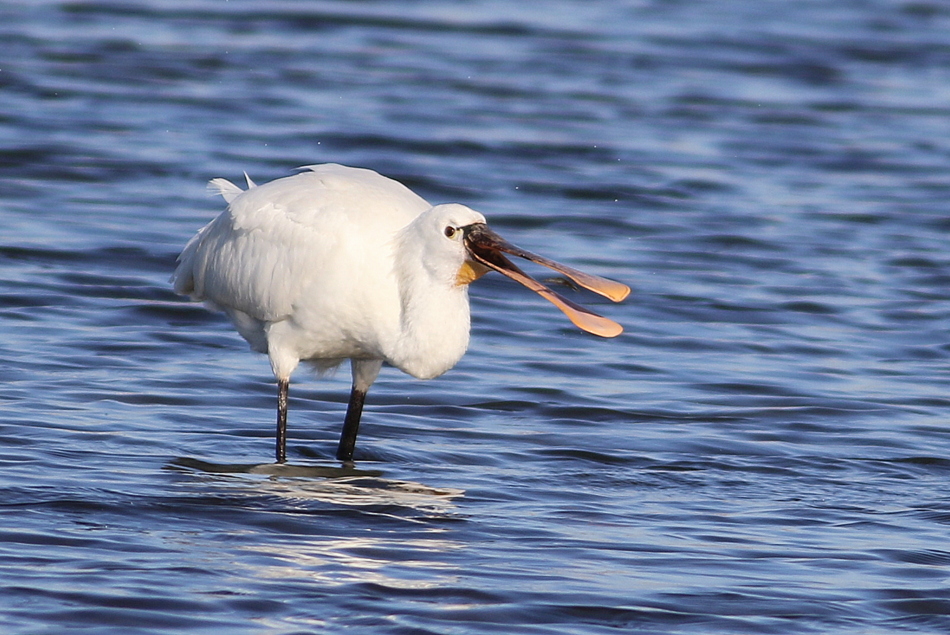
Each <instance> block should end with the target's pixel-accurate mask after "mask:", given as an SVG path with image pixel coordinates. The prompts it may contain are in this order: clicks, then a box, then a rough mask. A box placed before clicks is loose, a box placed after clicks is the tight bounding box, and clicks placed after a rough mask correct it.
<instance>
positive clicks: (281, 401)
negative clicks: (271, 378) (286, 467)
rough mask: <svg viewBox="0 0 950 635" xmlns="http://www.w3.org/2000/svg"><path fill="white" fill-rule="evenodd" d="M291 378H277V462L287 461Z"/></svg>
mask: <svg viewBox="0 0 950 635" xmlns="http://www.w3.org/2000/svg"><path fill="white" fill-rule="evenodd" d="M289 392H290V380H289V379H278V380H277V462H278V463H286V462H287V394H288V393H289Z"/></svg>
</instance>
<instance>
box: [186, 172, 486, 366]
mask: <svg viewBox="0 0 950 635" xmlns="http://www.w3.org/2000/svg"><path fill="white" fill-rule="evenodd" d="M248 182H249V185H250V186H251V187H249V189H248V190H246V191H242V190H241V189H240V188H238V187H237V186H236V185H233V184H231V183H229V182H227V181H225V180H223V179H216V180H215V181H213V182H212V186H213V187H215V188H217V190H218V191H219V192H220V193H221V194H222V196H224V198H225V200H226V201H227V202H228V203H229V205H228V209H227V210H226V211H225V212H223V213H222V214H221V215H220V216H218V217H217V218H215V219H214V220H213V221H211V222H210V223H209V224H208V225H207V226H205V227H204V228H203V229H202V230H201V231H200V232H199V233H198V234H197V235H196V236H195V237H194V238H193V239H192V240H191V241H190V242H189V243H188V244H187V246H186V247H185V249H184V251H183V252H182V254H181V256H180V258H179V265H178V268H177V270H176V271H175V276H174V282H175V290H176V291H178V292H179V293H184V294H188V295H190V296H191V297H193V298H195V299H199V300H204V301H206V302H209V303H210V304H212V305H214V306H216V307H218V308H220V309H222V310H224V311H225V312H226V313H227V314H228V316H229V317H230V318H231V320H232V322H233V323H234V325H235V327H236V328H237V330H238V332H239V333H241V335H242V336H243V337H244V338H245V339H246V340H247V341H248V342H249V343H250V345H251V347H252V348H254V349H255V350H257V351H259V352H262V353H266V354H267V355H268V356H269V358H270V361H271V365H272V367H273V370H274V373H275V375H276V376H277V377H278V379H283V380H286V379H287V378H289V376H290V374H291V373H292V372H293V370H294V368H296V366H297V365H298V363H299V362H300V361H301V360H309V361H313V362H314V363H316V364H317V365H318V366H319V367H323V368H326V367H331V366H334V365H336V364H338V363H339V362H340V361H342V360H344V359H346V358H351V359H355V360H376V363H375V367H376V368H375V371H373V373H371V374H372V378H375V372H378V361H379V360H383V361H386V362H389V363H390V364H392V365H394V366H396V367H398V368H400V369H401V370H403V371H405V372H407V373H409V374H411V375H414V376H416V377H420V378H430V377H435V376H437V375H440V374H442V373H443V372H445V371H446V370H448V369H449V368H451V367H452V366H454V365H455V363H456V362H457V361H458V360H459V359H460V358H461V356H462V355H463V354H464V352H465V350H466V348H467V346H468V339H469V308H468V293H467V287H466V286H465V285H460V284H458V282H457V276H458V272H459V270H460V268H461V267H462V265H463V263H464V261H465V250H464V247H463V245H462V242H461V235H460V234H461V233H459V235H458V236H457V237H456V238H454V239H453V238H450V237H448V236H446V235H445V231H444V230H445V227H446V226H448V225H452V226H454V227H462V226H465V225H468V224H471V223H476V222H484V217H482V215H481V214H479V213H477V212H475V211H473V210H471V209H469V208H467V207H464V206H462V205H440V206H436V207H432V206H431V205H430V204H429V203H427V202H426V201H425V200H423V199H422V198H421V197H419V196H417V195H416V194H414V193H413V192H411V191H410V190H409V189H408V188H406V187H405V186H403V185H402V184H400V183H398V182H396V181H393V180H391V179H388V178H385V177H383V176H381V175H379V174H377V173H376V172H373V171H371V170H364V169H358V168H348V167H343V166H340V165H335V164H327V165H319V166H311V167H309V168H306V169H305V171H303V172H301V173H299V174H296V175H294V176H289V177H286V178H282V179H277V180H275V181H271V182H269V183H266V184H264V185H260V186H253V184H252V183H251V182H250V180H249V181H248ZM372 366H373V364H370V370H372ZM354 370H356V366H354ZM371 381H372V379H370V382H371Z"/></svg>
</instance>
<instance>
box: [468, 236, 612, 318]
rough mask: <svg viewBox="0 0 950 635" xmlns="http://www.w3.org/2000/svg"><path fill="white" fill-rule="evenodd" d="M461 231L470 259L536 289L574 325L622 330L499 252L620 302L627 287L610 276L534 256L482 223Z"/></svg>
mask: <svg viewBox="0 0 950 635" xmlns="http://www.w3.org/2000/svg"><path fill="white" fill-rule="evenodd" d="M462 229H463V231H464V232H465V234H464V236H465V246H466V248H467V249H468V253H469V255H470V256H471V258H472V260H473V261H474V262H476V263H478V264H480V265H482V266H484V267H488V268H489V269H494V270H495V271H497V272H499V273H502V274H504V275H506V276H508V277H509V278H511V279H512V280H516V281H518V282H520V283H521V284H523V285H524V286H526V287H528V288H529V289H531V290H532V291H534V292H536V293H537V294H538V295H540V296H541V297H542V298H544V299H545V300H547V301H549V302H550V303H551V304H553V305H554V306H556V307H557V308H559V309H560V310H561V311H563V312H564V314H565V315H566V316H567V317H568V318H570V320H571V322H573V323H574V325H575V326H577V327H578V328H581V329H583V330H585V331H587V332H588V333H593V334H594V335H599V336H601V337H616V336H618V335H620V334H621V333H622V332H623V327H622V326H620V325H619V324H617V323H616V322H614V321H613V320H608V319H607V318H605V317H601V316H600V315H597V314H596V313H593V312H591V311H588V310H587V309H585V308H584V307H582V306H579V305H577V304H574V303H573V302H571V301H570V300H568V299H567V298H564V297H562V296H560V295H558V294H557V293H555V292H554V291H552V290H551V289H549V288H548V287H546V286H545V285H543V284H541V283H540V282H538V281H537V280H535V279H534V278H532V277H531V276H529V275H528V274H526V273H525V272H524V271H522V270H521V269H519V268H518V267H517V266H516V265H515V264H514V263H513V262H511V261H510V260H509V259H508V258H506V257H505V255H504V254H503V253H502V252H504V253H508V254H511V255H513V256H518V257H519V258H525V259H527V260H530V261H532V262H536V263H537V264H539V265H542V266H544V267H547V268H549V269H553V270H554V271H557V272H558V273H562V274H564V275H565V276H567V277H568V278H570V279H571V280H573V281H574V282H576V283H577V284H579V285H580V286H582V287H584V288H585V289H590V290H591V291H593V292H594V293H599V294H600V295H602V296H604V297H605V298H609V299H610V300H613V301H614V302H620V301H621V300H623V299H624V298H626V297H627V294H629V293H630V287H628V286H627V285H625V284H621V283H619V282H614V281H613V280H607V279H606V278H601V277H599V276H592V275H590V274H587V273H584V272H583V271H578V270H577V269H573V268H571V267H568V266H565V265H562V264H560V263H557V262H554V261H553V260H548V259H547V258H544V257H543V256H538V255H536V254H533V253H531V252H529V251H525V250H524V249H521V248H520V247H515V246H514V245H512V244H511V243H509V242H508V241H506V240H505V239H504V238H502V237H501V236H499V235H498V234H496V233H495V232H493V231H492V230H490V229H489V228H488V225H485V224H484V223H474V224H472V225H468V226H467V227H463V228H462Z"/></svg>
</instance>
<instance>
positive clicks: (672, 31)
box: [0, 0, 950, 635]
mask: <svg viewBox="0 0 950 635" xmlns="http://www.w3.org/2000/svg"><path fill="white" fill-rule="evenodd" d="M0 42H2V50H3V54H2V56H0V267H2V269H0V271H2V272H3V275H2V276H0V488H2V491H0V493H2V495H0V631H2V632H3V633H10V634H17V635H19V634H24V635H25V634H30V635H35V634H54V633H55V634H60V633H66V632H69V633H85V632H88V633H122V634H129V633H131V634H138V633H142V634H145V633H147V634H172V633H174V634H179V633H189V634H190V633H212V632H213V633H229V634H231V633H233V634H245V633H255V634H257V633H261V634H263V633H275V634H276V633H286V634H290V633H295V634H299V633H339V632H344V631H345V632H352V633H373V634H376V633H380V634H388V633H392V634H397V633H398V634H409V633H412V634H427V633H439V634H463V635H475V634H482V633H492V634H496V633H506V634H507V633H511V634H550V635H554V634H557V635H561V634H585V635H586V634H598V633H618V632H639V633H696V634H710V633H723V634H736V633H775V634H782V635H785V634H793V633H845V634H849V633H853V634H861V635H866V634H877V633H895V632H911V633H946V632H947V631H948V630H950V538H948V532H950V488H948V485H947V484H948V481H950V337H948V335H950V250H948V242H950V205H948V200H950V9H948V8H947V5H946V4H945V3H943V2H938V1H936V0H907V1H897V0H893V1H891V0H889V1H885V0H877V1H875V0H870V1H863V2H856V1H853V2H852V1H842V2H825V1H817V0H802V1H799V2H781V1H778V0H766V1H763V0H725V1H721V2H720V1H717V2H711V1H703V0H678V1H669V2H661V1H647V0H643V1H640V2H636V1H626V2H625V1H623V0H599V1H596V2H585V3H576V2H566V1H561V0H539V1H537V2H531V3H504V2H498V1H497V0H473V1H471V2H448V3H446V2H435V1H434V0H418V1H413V2H394V1H388V0H379V1H371V2H342V1H327V2H303V1H290V0H287V1H280V2H267V3H262V2H250V1H238V0H232V1H231V2H224V1H221V0H187V1H181V0H152V1H147V0H142V1H139V2H135V1H128V2H123V1H121V0H119V1H115V2H113V1H105V0H103V1H98V2H96V1H91V2H82V1H75V2H59V1H52V0H29V1H27V0H19V1H17V0H11V1H7V2H4V3H3V4H0ZM326 161H333V162H338V163H344V164H350V165H357V166H363V167H369V168H373V169H376V170H378V171H380V172H382V173H384V174H387V175H389V176H392V177H394V178H397V179H400V180H402V181H404V182H405V183H407V184H408V185H409V186H410V187H412V188H413V189H415V190H416V191H417V192H419V193H420V194H422V195H423V196H425V197H426V198H427V199H429V200H431V201H434V202H447V201H459V202H464V203H466V204H469V205H471V206H473V207H475V208H476V209H479V210H480V211H482V212H484V213H485V214H486V216H487V217H488V218H489V221H490V222H491V223H492V225H493V226H494V227H495V228H496V229H497V230H498V231H499V232H500V233H502V234H503V235H505V236H506V237H507V238H508V239H509V240H511V241H512V242H515V243H517V244H519V245H522V246H523V247H525V248H527V249H530V250H532V251H536V252H539V253H542V254H545V255H548V256H551V257H554V258H557V259H558V260H562V261H564V262H566V263H568V264H571V265H574V266H577V267H579V268H582V269H585V270H588V271H590V272H592V273H597V274H600V275H604V276H609V277H613V278H617V279H620V280H623V281H625V282H627V283H629V284H630V285H631V286H632V287H633V289H634V291H633V293H632V295H631V297H630V298H629V299H628V300H627V301H626V302H625V303H624V304H622V305H612V304H611V303H609V302H607V301H606V300H599V299H598V298H596V297H595V296H592V295H590V294H586V293H585V294H579V293H578V294H573V293H571V292H570V291H567V290H565V291H564V293H570V294H571V296H572V297H573V298H574V299H575V300H577V301H579V302H581V303H582V304H586V305H588V306H592V307H593V308H595V310H598V311H600V312H602V313H604V314H605V315H608V316H610V317H611V318H613V319H616V320H617V321H619V322H621V323H622V324H624V325H625V327H626V333H625V334H624V335H622V336H621V337H619V338H617V339H616V340H601V339H598V338H595V337H592V336H588V335H585V334H584V333H581V332H579V331H578V330H576V329H574V328H573V327H571V325H570V324H569V323H568V322H567V321H566V320H565V319H564V317H563V316H562V315H561V314H560V313H559V312H557V311H556V310H555V309H554V308H553V307H551V306H550V305H548V304H547V303H546V302H544V301H543V300H542V299H540V298H538V297H535V296H534V295H533V294H531V293H530V292H528V291H527V290H525V289H523V288H521V287H519V286H518V285H515V284H514V283H511V281H509V280H506V279H504V278H502V277H501V276H497V275H492V276H488V277H486V278H485V279H483V280H482V281H479V283H477V284H476V285H474V286H473V288H472V304H473V338H472V345H471V349H470V351H469V353H468V355H467V356H466V357H465V358H463V360H462V362H461V363H460V364H459V365H458V366H457V367H456V368H455V369H454V370H452V371H451V372H449V373H448V374H446V375H445V376H443V377H441V378H439V379H437V380H433V381H430V382H420V381H417V380H413V379H411V378H410V377H408V376H405V375H402V374H401V373H399V372H398V371H396V370H394V369H384V371H383V373H382V375H381V377H380V379H379V381H378V382H377V384H376V385H375V386H374V387H373V390H372V391H371V392H370V395H369V399H368V403H367V407H366V411H365V414H364V423H363V429H362V431H361V436H360V440H359V444H358V447H357V455H356V458H357V464H356V470H355V471H347V470H342V469H340V468H339V465H338V464H337V463H336V462H335V461H334V460H333V452H334V451H335V447H336V441H337V438H338V435H339V428H340V425H341V422H342V416H343V411H344V409H345V402H346V397H347V391H348V383H349V378H348V373H346V372H340V373H339V374H338V375H337V376H335V377H333V378H329V379H322V380H321V379H317V378H316V377H311V376H308V375H307V374H306V373H305V372H298V373H297V375H295V383H294V384H293V386H292V392H291V411H290V443H289V448H288V450H289V456H290V466H289V467H287V468H285V469H276V468H275V467H274V466H271V465H268V461H270V460H271V457H272V453H273V438H272V434H273V425H274V424H273V421H274V405H275V388H274V386H273V382H272V377H271V374H270V369H269V366H268V364H267V361H266V359H265V358H263V357H261V356H258V355H256V354H254V353H251V352H250V351H248V350H247V346H246V344H245V343H244V342H243V341H242V340H241V339H240V338H239V336H237V335H236V334H235V333H234V332H233V331H232V329H231V328H230V326H229V325H228V324H227V323H226V321H225V320H224V318H223V317H222V316H221V315H219V314H214V313H211V312H208V311H207V310H205V309H204V308H203V307H201V306H200V305H195V304H191V303H188V302H187V301H186V300H185V299H183V298H180V297H177V296H175V295H174V294H173V293H172V291H171V290H170V285H169V283H168V278H169V276H170V274H171V272H172V270H173V268H174V262H175V257H176V255H177V254H178V252H179V251H180V249H181V247H182V246H183V245H184V244H185V242H186V241H187V240H188V238H190V237H191V236H192V235H193V234H194V232H195V231H196V230H197V229H198V228H199V227H201V226H202V225H203V224H204V223H206V222H207V221H208V220H209V219H211V218H212V217H213V216H215V215H216V214H218V213H219V212H220V210H221V209H222V202H221V201H220V199H218V198H216V197H212V196H210V195H209V194H208V193H207V192H206V190H205V183H206V182H207V181H208V180H209V179H211V178H214V177H226V178H229V179H231V180H235V181H239V180H240V179H242V178H243V177H242V171H244V170H246V171H247V172H248V173H249V174H250V175H251V177H252V178H254V179H255V180H256V181H257V182H264V181H267V180H270V179H272V178H277V177H280V176H284V175H286V174H289V173H291V171H292V170H293V169H294V168H295V167H297V166H300V165H305V164H311V163H320V162H326Z"/></svg>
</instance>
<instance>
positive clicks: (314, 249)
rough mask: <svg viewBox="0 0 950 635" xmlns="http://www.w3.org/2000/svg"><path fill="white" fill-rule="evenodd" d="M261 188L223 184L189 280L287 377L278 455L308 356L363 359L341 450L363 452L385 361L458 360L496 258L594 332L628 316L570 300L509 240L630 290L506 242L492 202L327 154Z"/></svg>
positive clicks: (601, 287) (414, 367) (593, 281)
mask: <svg viewBox="0 0 950 635" xmlns="http://www.w3.org/2000/svg"><path fill="white" fill-rule="evenodd" d="M302 170H303V171H301V172H300V173H298V174H295V175H293V176H288V177H284V178H280V179H277V180H274V181H271V182H270V183H266V184H264V185H260V186H256V185H255V184H254V183H253V182H252V181H251V179H250V178H249V177H247V175H246V174H245V177H246V178H247V183H248V189H247V190H242V189H241V188H239V187H238V186H236V185H234V184H233V183H230V182H229V181H227V180H225V179H214V180H213V181H211V183H210V184H209V187H211V188H213V189H216V190H217V191H218V192H219V193H220V194H221V195H222V196H223V197H224V199H225V201H227V203H228V208H227V210H225V211H224V212H222V213H221V215H219V216H218V217H217V218H215V219H214V220H213V221H211V222H210V223H208V225H206V226H205V227H204V228H202V229H201V230H200V231H199V232H198V233H197V235H195V236H194V237H193V238H192V239H191V240H190V241H189V242H188V244H187V245H186V246H185V248H184V250H183V251H182V252H181V255H180V256H179V257H178V267H177V269H176V270H175V273H174V275H173V277H172V279H173V282H174V287H175V291H177V292H178V293H181V294H185V295H189V296H190V297H191V298H192V299H195V300H202V301H204V302H205V303H207V305H208V306H210V307H211V308H213V309H219V310H223V311H224V312H225V313H226V314H227V316H228V317H229V318H230V319H231V322H232V323H233V324H234V327H235V328H236V329H237V331H238V333H240V334H241V336H242V337H244V339H245V340H247V342H248V343H249V344H250V346H251V348H252V349H253V350H255V351H257V352H259V353H264V354H266V355H267V356H268V358H269V359H270V364H271V368H272V370H273V371H274V376H275V377H276V379H277V386H278V391H277V394H278V397H277V462H278V463H283V462H285V461H286V438H287V436H286V435H287V394H288V390H289V385H290V376H291V373H293V371H294V369H296V368H297V365H298V364H299V363H300V362H301V361H307V362H312V363H313V364H315V365H316V366H317V368H318V369H320V370H321V371H324V370H328V369H331V368H334V367H336V366H337V365H339V364H340V363H342V362H343V361H344V360H346V359H349V360H350V361H351V365H352V371H353V385H352V390H351V392H350V399H349V405H348V407H347V411H346V418H345V420H344V423H343V433H342V435H341V437H340V445H339V448H338V450H337V458H338V459H339V460H340V461H344V462H350V461H352V458H353V449H354V447H355V445H356V436H357V432H358V430H359V423H360V416H361V413H362V410H363V402H364V400H365V398H366V392H367V391H368V390H369V387H370V385H371V384H372V383H373V381H375V379H376V376H377V375H378V374H379V371H380V368H381V367H382V364H383V362H386V363H388V364H391V365H392V366H395V367H396V368H398V369H400V370H402V371H404V372H406V373H408V374H410V375H412V376H413V377H417V378H420V379H431V378H433V377H437V376H439V375H441V374H442V373H444V372H446V371H447V370H449V369H450V368H452V367H453V366H454V365H455V364H456V362H458V361H459V359H460V358H461V357H462V355H463V354H464V353H465V350H466V349H467V348H468V341H469V327H470V316H469V304H468V284H469V283H471V282H472V281H474V280H476V279H478V278H479V277H481V276H482V275H483V274H485V273H486V272H488V271H489V270H492V269H493V270H495V271H499V272H501V273H503V274H504V275H506V276H508V277H510V278H513V279H514V280H517V281H518V282H520V283H521V284H523V285H525V286H526V287H528V288H529V289H532V290H533V291H536V292H537V293H539V294H540V295H541V296H543V297H544V298H546V299H547V300H549V301H550V302H552V303H553V304H554V305H556V306H557V307H558V308H559V309H561V311H563V312H564V313H565V314H566V315H567V316H568V317H569V318H570V319H571V321H572V322H573V323H574V324H575V325H577V326H578V327H580V328H581V329H584V330H585V331H588V332H590V333H594V334H596V335H600V336H603V337H614V336H616V335H619V334H620V333H621V332H622V330H623V329H622V327H621V326H620V325H619V324H617V323H616V322H613V321H611V320H608V319H607V318H603V317H601V316H599V315H596V314H594V313H591V312H590V311H588V310H586V309H584V308H582V307H580V306H578V305H576V304H574V303H572V302H570V301H569V300H567V299H565V298H562V297H561V296H559V295H558V294H556V293H555V292H554V291H551V290H550V289H548V288H547V287H546V286H544V285H542V284H541V283H540V282H537V281H536V280H534V279H533V278H531V277H530V276H528V275H527V274H525V273H524V272H523V271H521V270H520V269H518V267H516V266H515V265H514V264H513V263H512V262H511V261H510V260H508V258H506V257H505V256H504V255H503V253H502V252H506V253H509V254H513V255H515V256H519V257H521V258H526V259H528V260H532V261H534V262H537V263H539V264H541V265H544V266H546V267H549V268H551V269H554V270H556V271H558V272H560V273H562V274H564V275H566V276H568V277H569V278H571V279H572V280H574V281H575V282H576V283H578V284H579V285H581V286H583V287H585V288H588V289H590V290H592V291H595V292H597V293H599V294H601V295H604V296H605V297H608V298H610V299H611V300H613V301H615V302H619V301H620V300H622V299H623V298H625V297H626V296H627V294H628V293H629V292H630V289H629V288H628V287H627V286H626V285H623V284H621V283H619V282H614V281H611V280H607V279H604V278H600V277H597V276H591V275H588V274H585V273H582V272H580V271H577V270H575V269H571V268H570V267H566V266H564V265H561V264H558V263H556V262H553V261H551V260H548V259H546V258H542V257H540V256H536V255H534V254H531V253H529V252H527V251H524V250H522V249H519V248H517V247H515V246H514V245H511V244H509V243H507V242H505V241H504V240H503V239H502V238H501V237H500V236H498V235H497V234H496V233H494V232H493V231H491V230H490V229H489V228H488V226H487V225H486V221H485V217H484V216H482V215H481V214H480V213H478V212H476V211H474V210H472V209H469V208H468V207H465V206H464V205H458V204H447V205H435V206H433V205H430V204H429V203H427V202H426V201H425V200H423V199H422V198H420V197H419V196H417V195H416V194H414V193H413V192H412V191H410V190H409V189H408V188H406V187H405V186H404V185H402V184H401V183H398V182H396V181H393V180H392V179H388V178H386V177H384V176H381V175H379V174H377V173H376V172H374V171H372V170H366V169H360V168H350V167H344V166H341V165H336V164H324V165H314V166H309V167H306V168H303V169H302Z"/></svg>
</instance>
